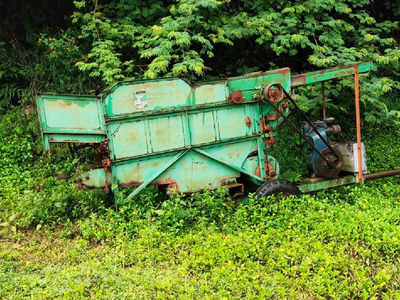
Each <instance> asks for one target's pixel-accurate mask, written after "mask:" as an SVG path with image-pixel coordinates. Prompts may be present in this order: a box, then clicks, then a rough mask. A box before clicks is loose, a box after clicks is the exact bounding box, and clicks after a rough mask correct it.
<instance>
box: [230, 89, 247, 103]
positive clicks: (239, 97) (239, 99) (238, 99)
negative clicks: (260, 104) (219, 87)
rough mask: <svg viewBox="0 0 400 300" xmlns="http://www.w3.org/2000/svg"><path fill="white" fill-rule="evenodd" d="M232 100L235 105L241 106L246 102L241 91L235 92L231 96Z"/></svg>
mask: <svg viewBox="0 0 400 300" xmlns="http://www.w3.org/2000/svg"><path fill="white" fill-rule="evenodd" d="M231 100H232V102H233V103H235V104H240V103H243V102H244V97H243V93H242V92H241V91H234V92H233V93H232V94H231Z"/></svg>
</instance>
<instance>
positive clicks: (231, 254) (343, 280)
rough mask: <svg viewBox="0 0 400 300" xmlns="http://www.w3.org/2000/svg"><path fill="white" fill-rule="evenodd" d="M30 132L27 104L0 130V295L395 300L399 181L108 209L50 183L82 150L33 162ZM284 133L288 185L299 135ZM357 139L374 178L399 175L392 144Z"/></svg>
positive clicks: (386, 133)
mask: <svg viewBox="0 0 400 300" xmlns="http://www.w3.org/2000/svg"><path fill="white" fill-rule="evenodd" d="M36 124H37V120H36V114H35V113H34V111H33V110H32V108H31V107H25V108H24V109H21V108H18V109H14V110H12V111H10V112H9V113H7V114H6V115H5V116H4V117H3V118H2V120H1V121H0V170H1V171H0V297H1V298H5V299H20V298H21V299H22V298H26V297H31V298H34V299H52V298H55V297H61V298H67V299H76V298H79V297H81V298H104V299H110V298H115V299H121V298H138V297H144V298H155V297H160V298H165V297H178V296H180V297H190V298H192V297H210V298H220V297H226V298H232V297H233V298H242V297H250V298H254V297H255V298H265V297H278V298H282V297H289V298H296V299H297V298H299V297H303V298H310V297H333V298H362V299H369V298H371V297H378V298H385V297H399V296H400V295H399V294H398V290H399V284H400V278H399V270H398V259H399V258H398V253H399V251H400V240H399V235H400V227H399V226H398V220H399V218H400V209H399V199H400V189H399V183H400V182H399V179H398V178H396V177H395V178H390V179H385V180H379V181H374V182H369V183H366V184H363V185H358V186H349V187H343V188H339V189H335V190H327V191H324V192H319V193H317V194H314V195H303V196H299V197H293V196H292V197H288V198H277V199H276V198H274V197H270V198H266V199H255V198H253V197H252V196H250V198H249V200H248V202H246V203H238V202H236V201H234V200H232V199H230V198H229V197H228V195H227V194H226V192H225V191H224V190H220V191H216V192H210V191H205V192H203V193H197V194H193V195H190V196H184V195H172V196H169V197H166V196H165V195H163V194H160V193H159V192H158V191H157V190H156V189H155V188H154V187H153V188H149V189H147V190H146V191H145V192H144V193H142V194H140V196H139V197H136V199H133V201H130V202H128V203H125V204H124V205H123V206H121V207H119V209H117V210H116V209H115V207H114V204H113V201H112V199H110V198H109V197H107V195H105V194H104V193H103V192H102V191H82V190H78V189H77V188H76V186H75V185H74V184H73V180H74V178H71V179H68V180H59V179H57V178H56V177H55V175H57V174H65V173H70V172H73V173H75V172H78V173H79V172H80V171H81V170H82V166H83V165H85V164H86V163H87V162H88V160H89V159H90V153H86V155H85V154H83V155H80V156H79V157H78V156H77V155H74V154H73V152H71V151H70V150H69V149H68V148H66V147H65V148H64V147H61V148H58V149H57V150H56V151H55V152H54V153H53V155H52V156H51V157H48V156H47V155H43V154H42V153H41V140H40V138H39V132H38V129H37V126H36ZM284 131H285V129H284V128H283V129H282V132H281V134H282V136H281V137H282V138H285V139H286V140H284V142H286V144H287V145H292V146H290V147H286V148H283V149H284V151H283V156H286V157H287V158H288V160H287V161H286V162H284V161H282V163H283V165H284V167H285V169H287V168H288V167H290V166H292V169H291V170H290V169H289V171H290V172H292V173H291V174H292V176H294V177H296V176H298V171H299V170H301V168H302V167H304V165H302V164H301V160H294V156H293V152H291V151H294V152H295V153H294V154H298V153H297V152H296V147H298V146H297V145H296V143H295V141H296V139H297V137H294V136H293V135H290V134H288V135H285V134H284V133H285V132H284ZM365 133H366V135H367V137H368V138H369V139H368V143H367V150H368V166H369V168H370V171H372V172H373V171H377V170H379V169H382V168H399V167H400V157H399V156H398V149H399V148H400V133H399V132H398V131H397V132H391V131H390V129H389V130H381V131H380V132H378V133H377V132H376V131H375V130H374V129H373V128H370V129H369V130H367V131H366V132H365ZM288 141H290V142H288ZM85 157H86V158H85ZM294 162H295V163H294ZM299 168H300V169H299ZM296 170H297V173H296ZM277 200H278V201H277Z"/></svg>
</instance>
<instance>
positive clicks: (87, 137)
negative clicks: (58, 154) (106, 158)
mask: <svg viewBox="0 0 400 300" xmlns="http://www.w3.org/2000/svg"><path fill="white" fill-rule="evenodd" d="M47 137H48V139H49V142H51V143H100V142H104V140H105V138H106V136H105V135H95V134H56V133H49V134H47Z"/></svg>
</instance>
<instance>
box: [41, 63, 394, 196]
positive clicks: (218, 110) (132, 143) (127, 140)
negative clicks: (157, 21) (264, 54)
mask: <svg viewBox="0 0 400 300" xmlns="http://www.w3.org/2000/svg"><path fill="white" fill-rule="evenodd" d="M370 68H371V64H370V63H359V64H354V65H348V66H342V67H337V68H332V69H326V70H321V71H317V72H311V73H305V74H300V75H291V72H290V69H289V68H283V69H279V70H273V71H268V72H258V73H252V74H247V75H244V76H240V77H234V78H229V79H227V80H222V81H217V82H205V83H199V84H189V83H187V82H186V81H184V80H182V79H176V78H167V79H159V80H145V81H126V82H121V83H118V84H117V85H115V86H113V87H112V88H110V89H108V90H106V91H104V92H103V93H102V94H101V95H99V96H98V97H96V96H71V95H68V96H67V95H52V94H44V95H41V96H39V97H38V98H37V108H38V113H39V118H40V124H41V129H42V134H43V141H44V147H45V150H49V149H50V145H51V144H52V143H79V144H81V145H84V146H85V145H87V146H92V147H94V148H95V149H96V150H97V152H98V167H97V168H94V169H91V170H89V171H87V172H85V173H84V174H81V175H79V180H78V184H79V185H80V186H81V187H82V188H103V189H105V190H106V191H112V192H113V193H114V195H115V198H116V199H117V201H120V200H123V199H121V197H120V196H119V195H120V194H119V191H120V190H121V189H123V188H126V187H135V188H134V189H133V191H132V192H131V193H130V194H129V196H127V198H128V199H130V198H132V197H134V196H136V195H137V194H138V193H140V192H141V191H142V190H143V189H144V188H145V187H147V186H148V185H150V184H155V185H158V186H159V187H160V188H165V189H166V190H177V191H179V192H183V193H189V192H195V191H199V190H202V189H215V188H218V187H221V186H223V187H226V188H227V189H229V190H230V191H232V192H233V193H235V194H241V193H244V192H245V189H244V188H245V185H244V182H251V183H252V184H256V185H258V189H257V194H258V195H259V196H265V195H269V194H273V193H277V192H289V193H297V192H311V191H316V190H321V189H326V188H330V187H335V186H340V185H345V184H352V183H357V182H362V181H364V180H367V179H372V178H378V177H384V176H391V175H396V174H399V173H400V171H399V170H390V171H384V172H380V173H375V174H368V172H367V165H366V157H365V147H364V145H363V143H362V142H361V132H360V108H359V87H358V84H359V74H360V73H366V72H368V71H369V70H370ZM344 76H353V77H354V83H355V84H354V89H355V107H356V111H355V116H356V128H357V136H356V138H355V141H351V142H337V141H332V140H330V139H329V137H328V135H330V134H334V133H337V132H339V131H340V126H339V125H334V124H332V122H333V119H331V118H326V110H325V107H323V111H324V117H323V119H322V120H318V121H311V120H309V118H308V116H307V115H306V114H305V113H304V112H302V111H301V110H300V108H299V107H298V104H297V103H296V101H295V100H294V99H293V98H292V96H291V94H292V90H293V89H294V88H296V87H298V86H302V85H308V84H313V83H317V82H322V83H323V82H324V81H327V80H331V79H335V78H340V77H344ZM289 110H297V111H299V112H300V113H301V114H302V115H303V118H304V121H305V122H303V124H302V125H299V124H295V123H293V122H291V121H290V120H288V115H289ZM284 121H287V122H288V123H289V125H291V126H292V127H293V130H294V131H295V132H298V134H300V135H301V136H302V137H304V138H305V140H306V141H307V143H308V144H309V147H310V150H311V152H310V153H311V154H310V157H309V166H310V169H311V172H310V173H311V174H310V177H309V178H304V179H303V180H301V181H300V182H288V181H284V180H280V179H279V163H278V161H277V160H276V159H275V158H274V157H273V156H272V155H271V154H270V149H271V147H272V146H273V145H274V143H275V139H276V138H277V128H278V126H279V124H280V123H282V122H284ZM125 199H126V198H125Z"/></svg>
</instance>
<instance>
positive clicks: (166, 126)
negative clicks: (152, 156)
mask: <svg viewBox="0 0 400 300" xmlns="http://www.w3.org/2000/svg"><path fill="white" fill-rule="evenodd" d="M149 129H150V137H151V148H152V152H160V151H166V150H171V149H176V148H182V147H184V146H185V140H184V132H183V130H184V126H183V120H182V115H176V116H168V117H165V118H156V119H151V120H149ZM135 146H136V147H140V145H135Z"/></svg>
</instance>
